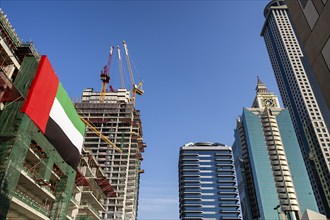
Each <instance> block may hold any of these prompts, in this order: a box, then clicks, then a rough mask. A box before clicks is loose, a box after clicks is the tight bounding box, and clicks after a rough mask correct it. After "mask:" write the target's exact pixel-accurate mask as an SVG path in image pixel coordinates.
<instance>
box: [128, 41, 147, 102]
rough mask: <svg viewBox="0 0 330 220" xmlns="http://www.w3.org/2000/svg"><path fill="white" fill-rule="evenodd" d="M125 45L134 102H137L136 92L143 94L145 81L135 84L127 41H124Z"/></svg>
mask: <svg viewBox="0 0 330 220" xmlns="http://www.w3.org/2000/svg"><path fill="white" fill-rule="evenodd" d="M123 45H124V50H125V55H126V62H127V66H128V70H129V75H130V78H131V83H132V86H133V88H132V100H133V102H135V97H136V93H137V94H139V95H143V93H144V91H143V90H142V84H143V81H141V82H140V83H139V84H135V81H134V76H133V71H132V66H131V61H130V58H129V55H128V48H127V44H126V42H125V41H123Z"/></svg>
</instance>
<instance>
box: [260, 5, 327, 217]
mask: <svg viewBox="0 0 330 220" xmlns="http://www.w3.org/2000/svg"><path fill="white" fill-rule="evenodd" d="M287 10H288V7H287V6H286V5H285V2H284V1H281V0H274V1H272V2H270V3H269V4H268V5H267V6H266V8H265V11H264V15H265V17H266V21H265V24H264V27H263V29H262V32H261V35H262V36H263V37H264V39H265V43H266V46H267V50H268V53H269V56H270V60H271V63H272V66H273V70H274V73H275V77H276V81H277V84H278V86H279V90H280V92H281V96H282V100H283V102H284V106H285V107H286V108H288V110H289V112H290V116H291V119H292V121H293V126H294V128H295V132H296V135H297V138H298V142H299V145H300V149H301V152H302V155H303V157H304V162H305V164H306V167H307V171H308V174H309V178H310V181H311V183H312V187H313V190H314V194H315V196H316V200H317V203H318V207H319V210H320V212H322V213H325V214H326V215H327V217H328V218H330V136H329V135H330V134H329V124H330V122H329V120H330V118H329V111H328V110H326V108H323V107H322V106H323V104H322V102H320V100H319V97H320V96H319V95H318V91H317V89H315V87H313V85H314V83H313V80H314V78H313V74H312V68H311V67H310V64H309V62H308V60H307V59H306V57H305V56H304V53H303V51H302V49H301V47H300V44H299V41H298V39H297V37H296V34H295V30H294V28H293V27H292V25H291V21H290V17H289V15H288V12H287Z"/></svg>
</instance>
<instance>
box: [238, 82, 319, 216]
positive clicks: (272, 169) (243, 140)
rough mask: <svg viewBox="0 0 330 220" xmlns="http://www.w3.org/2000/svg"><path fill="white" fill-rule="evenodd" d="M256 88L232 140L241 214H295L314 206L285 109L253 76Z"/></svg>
mask: <svg viewBox="0 0 330 220" xmlns="http://www.w3.org/2000/svg"><path fill="white" fill-rule="evenodd" d="M256 91H257V95H256V97H255V99H254V102H253V104H252V107H251V108H244V109H243V114H242V116H240V117H239V118H238V119H237V125H236V129H235V142H234V144H233V154H234V159H235V167H236V171H237V172H236V174H237V179H238V189H239V193H240V199H241V206H242V214H243V219H244V220H251V219H258V220H269V219H281V220H298V219H301V218H302V215H303V213H304V212H305V210H306V209H310V210H313V211H317V210H318V209H317V204H316V200H315V197H314V194H313V190H312V187H311V184H310V182H309V179H308V174H307V171H306V168H305V165H304V161H303V157H302V154H301V152H300V149H299V144H298V141H297V138H296V135H295V132H294V129H293V126H292V122H291V119H290V115H289V113H288V110H286V109H283V108H280V106H279V102H278V99H277V96H276V95H274V94H273V93H271V92H269V91H268V89H267V87H266V85H265V84H263V83H262V82H261V81H260V80H259V79H258V85H257V88H256Z"/></svg>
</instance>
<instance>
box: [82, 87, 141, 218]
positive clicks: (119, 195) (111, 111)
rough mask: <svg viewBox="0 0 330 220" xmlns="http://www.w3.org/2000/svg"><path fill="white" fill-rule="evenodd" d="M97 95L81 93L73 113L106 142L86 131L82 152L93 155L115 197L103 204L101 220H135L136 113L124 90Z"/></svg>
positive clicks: (138, 159) (138, 139)
mask: <svg viewBox="0 0 330 220" xmlns="http://www.w3.org/2000/svg"><path fill="white" fill-rule="evenodd" d="M103 95H104V96H103V98H102V100H100V93H99V92H93V89H86V90H84V92H83V95H82V100H81V102H79V103H76V106H77V112H78V113H79V114H80V115H81V116H83V118H85V119H86V120H88V121H89V122H90V123H92V125H93V126H94V127H95V128H96V129H97V130H98V131H99V132H100V133H102V134H103V137H106V138H108V139H109V140H110V142H111V143H112V144H113V145H115V147H117V148H119V149H120V150H121V151H122V152H118V151H117V150H116V149H115V148H114V146H112V145H109V143H107V142H106V141H105V140H104V138H102V136H99V135H97V134H96V133H95V131H93V130H87V132H86V137H85V142H84V145H85V148H86V149H87V150H89V151H91V152H92V153H93V155H94V156H95V158H96V160H97V161H98V163H99V164H100V166H101V168H102V169H103V171H104V173H105V175H106V176H107V178H108V179H109V180H110V182H111V185H112V187H113V188H114V190H115V192H116V197H113V198H112V197H111V198H107V199H106V200H105V201H104V206H105V212H104V213H103V218H104V219H116V220H124V219H125V220H126V219H136V217H137V205H138V194H139V179H140V173H143V172H144V171H143V170H141V169H140V164H141V160H143V158H142V156H141V153H142V152H143V151H144V147H145V146H146V145H145V143H144V142H143V141H142V124H141V119H140V112H139V110H136V109H135V108H134V103H133V102H132V100H131V99H130V93H129V91H127V90H126V89H118V90H117V91H113V92H106V93H104V94H103Z"/></svg>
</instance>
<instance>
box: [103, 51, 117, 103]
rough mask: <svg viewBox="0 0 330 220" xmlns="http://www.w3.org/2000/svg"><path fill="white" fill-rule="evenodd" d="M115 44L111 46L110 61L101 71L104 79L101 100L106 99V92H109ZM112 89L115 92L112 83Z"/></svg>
mask: <svg viewBox="0 0 330 220" xmlns="http://www.w3.org/2000/svg"><path fill="white" fill-rule="evenodd" d="M113 49H114V46H112V47H110V53H109V58H108V63H107V65H106V66H104V67H103V71H101V74H100V79H101V81H102V89H101V92H100V101H104V98H105V94H106V92H107V86H108V84H109V82H110V65H111V60H112V53H113ZM110 91H111V92H113V91H114V89H113V88H112V86H111V85H110Z"/></svg>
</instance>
